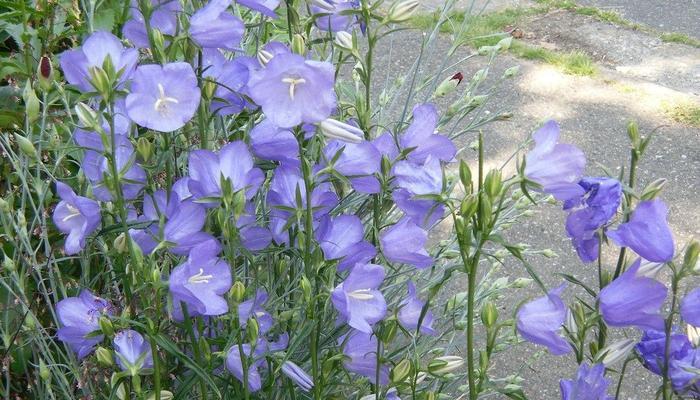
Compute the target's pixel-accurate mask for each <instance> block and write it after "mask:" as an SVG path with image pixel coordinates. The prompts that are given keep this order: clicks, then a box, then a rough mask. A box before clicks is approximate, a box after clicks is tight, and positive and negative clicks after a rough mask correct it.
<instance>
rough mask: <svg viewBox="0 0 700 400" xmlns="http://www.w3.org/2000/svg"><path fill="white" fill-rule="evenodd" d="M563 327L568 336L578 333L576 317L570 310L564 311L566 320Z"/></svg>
mask: <svg viewBox="0 0 700 400" xmlns="http://www.w3.org/2000/svg"><path fill="white" fill-rule="evenodd" d="M564 326H565V327H566V330H567V331H569V333H570V334H572V335H576V334H577V333H578V323H576V317H575V316H574V313H572V312H571V310H568V309H567V310H566V320H565V321H564Z"/></svg>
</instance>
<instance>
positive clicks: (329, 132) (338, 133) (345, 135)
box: [318, 118, 364, 143]
mask: <svg viewBox="0 0 700 400" xmlns="http://www.w3.org/2000/svg"><path fill="white" fill-rule="evenodd" d="M318 127H319V128H320V129H321V133H322V134H323V135H324V136H326V137H328V138H330V139H338V140H340V141H343V142H348V143H360V142H362V139H363V138H364V132H362V130H361V129H360V128H358V127H355V126H352V125H349V124H346V123H344V122H340V121H336V120H334V119H332V118H328V119H326V120H323V121H321V123H319V124H318Z"/></svg>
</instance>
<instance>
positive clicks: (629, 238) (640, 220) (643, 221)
mask: <svg viewBox="0 0 700 400" xmlns="http://www.w3.org/2000/svg"><path fill="white" fill-rule="evenodd" d="M667 215H668V207H666V204H665V203H664V202H663V201H661V200H658V199H657V200H649V201H642V202H640V203H639V204H637V208H635V209H634V212H633V213H632V217H631V218H630V221H629V222H626V223H624V224H620V226H618V227H617V229H616V230H614V231H610V232H608V237H610V238H611V239H612V240H613V241H614V242H615V243H617V244H618V245H619V246H623V247H629V248H630V249H632V250H634V252H635V253H637V254H639V255H640V256H641V257H642V258H644V259H645V260H648V261H653V262H660V263H661V262H668V261H671V260H672V259H673V254H674V251H675V245H674V244H673V234H672V233H671V229H670V228H669V226H668V222H667V221H666V216H667Z"/></svg>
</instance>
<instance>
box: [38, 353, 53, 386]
mask: <svg viewBox="0 0 700 400" xmlns="http://www.w3.org/2000/svg"><path fill="white" fill-rule="evenodd" d="M39 376H40V377H41V379H43V380H45V381H49V380H51V371H49V368H48V367H47V366H46V363H45V362H44V359H43V358H40V359H39Z"/></svg>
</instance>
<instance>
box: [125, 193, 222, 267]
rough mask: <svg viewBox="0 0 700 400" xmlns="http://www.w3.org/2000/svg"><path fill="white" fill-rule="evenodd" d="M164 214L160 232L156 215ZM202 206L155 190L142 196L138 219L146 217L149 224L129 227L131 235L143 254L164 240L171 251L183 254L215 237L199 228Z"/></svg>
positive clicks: (201, 226)
mask: <svg viewBox="0 0 700 400" xmlns="http://www.w3.org/2000/svg"><path fill="white" fill-rule="evenodd" d="M161 215H162V216H163V217H164V220H165V223H164V225H163V232H162V234H161V232H159V221H160V216H161ZM206 216H207V213H206V209H205V208H204V207H203V206H202V205H201V204H197V203H195V202H193V201H192V200H185V201H181V200H180V196H179V195H178V194H177V193H175V192H172V193H170V196H169V199H168V195H167V193H166V192H165V191H164V190H158V191H157V192H155V193H154V194H153V196H145V197H144V199H143V215H142V216H141V217H139V218H138V221H140V222H147V221H150V222H151V225H150V226H148V227H146V228H145V229H143V230H135V229H132V230H130V231H129V234H130V235H131V238H132V239H134V241H135V242H136V243H137V244H138V245H139V247H140V248H141V251H143V252H144V253H146V254H150V253H151V252H153V251H154V250H155V249H156V247H157V246H158V244H159V243H160V242H162V241H167V242H169V243H170V245H171V246H172V247H171V249H170V251H171V252H172V253H173V254H177V255H185V254H188V253H189V252H190V250H191V249H192V248H193V247H195V246H197V245H199V244H200V243H203V242H205V241H216V239H214V237H213V236H212V235H210V234H209V233H206V232H202V228H203V227H204V223H205V222H206Z"/></svg>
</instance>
